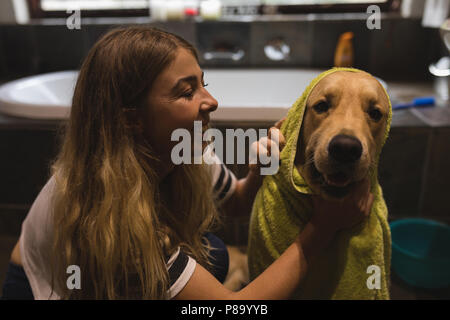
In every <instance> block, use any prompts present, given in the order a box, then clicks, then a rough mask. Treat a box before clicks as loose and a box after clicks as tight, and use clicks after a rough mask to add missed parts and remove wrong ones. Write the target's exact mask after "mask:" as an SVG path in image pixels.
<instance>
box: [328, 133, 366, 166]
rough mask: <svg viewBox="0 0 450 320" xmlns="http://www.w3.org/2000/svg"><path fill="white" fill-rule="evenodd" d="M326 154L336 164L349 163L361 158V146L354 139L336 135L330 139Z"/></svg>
mask: <svg viewBox="0 0 450 320" xmlns="http://www.w3.org/2000/svg"><path fill="white" fill-rule="evenodd" d="M328 153H329V155H330V156H331V157H332V158H333V159H334V160H336V161H338V162H341V163H351V162H355V161H356V160H358V159H359V158H361V154H362V145H361V142H360V141H359V140H358V139H357V138H355V137H352V136H348V135H345V134H338V135H337V136H335V137H334V138H333V139H331V141H330V144H329V145H328Z"/></svg>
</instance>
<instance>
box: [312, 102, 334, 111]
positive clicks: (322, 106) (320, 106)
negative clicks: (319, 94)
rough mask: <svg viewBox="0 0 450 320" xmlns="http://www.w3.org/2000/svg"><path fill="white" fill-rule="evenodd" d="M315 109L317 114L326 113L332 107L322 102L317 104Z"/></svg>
mask: <svg viewBox="0 0 450 320" xmlns="http://www.w3.org/2000/svg"><path fill="white" fill-rule="evenodd" d="M313 109H314V110H315V111H316V112H317V113H324V112H327V111H328V109H330V105H329V104H328V103H327V102H326V101H321V102H319V103H317V104H316V105H314V107H313Z"/></svg>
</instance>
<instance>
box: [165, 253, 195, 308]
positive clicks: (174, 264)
mask: <svg viewBox="0 0 450 320" xmlns="http://www.w3.org/2000/svg"><path fill="white" fill-rule="evenodd" d="M196 265H197V262H196V261H195V260H194V259H193V258H191V257H190V256H188V255H187V254H185V253H184V252H183V251H181V250H180V247H178V249H177V250H176V251H175V253H173V254H172V255H171V256H170V257H169V259H168V261H167V264H166V266H167V271H168V273H169V291H168V296H169V299H173V298H174V297H175V296H176V295H177V294H178V293H180V291H181V290H183V288H184V287H185V286H186V284H187V283H188V281H189V279H191V277H192V274H193V273H194V270H195V266H196Z"/></svg>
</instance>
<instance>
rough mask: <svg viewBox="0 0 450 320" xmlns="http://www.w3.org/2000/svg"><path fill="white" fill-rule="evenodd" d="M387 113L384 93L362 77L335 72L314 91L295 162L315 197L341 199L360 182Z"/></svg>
mask: <svg viewBox="0 0 450 320" xmlns="http://www.w3.org/2000/svg"><path fill="white" fill-rule="evenodd" d="M342 84H344V85H342ZM388 111H389V101H388V99H387V97H386V94H385V93H384V89H383V88H382V86H381V84H380V83H379V82H378V81H377V80H376V79H375V78H374V77H372V76H371V75H369V74H367V73H364V72H358V73H355V72H335V73H332V74H330V75H328V76H327V77H325V78H324V79H322V80H321V81H320V82H319V83H318V84H317V85H316V86H315V88H314V89H313V91H312V92H311V94H310V96H309V98H308V100H307V103H306V110H305V115H304V121H303V126H302V129H301V132H300V136H299V139H298V144H297V154H296V157H295V165H296V166H297V168H298V169H299V171H300V172H301V173H302V176H303V177H304V178H305V179H306V180H307V182H308V184H309V185H310V186H311V188H312V189H313V190H314V191H315V192H317V193H319V194H320V195H321V196H322V197H324V198H328V199H329V198H342V197H345V196H346V195H347V194H349V193H350V192H351V190H352V189H353V188H355V187H356V186H357V184H358V183H360V182H362V181H363V180H364V178H365V177H366V176H367V174H368V171H369V168H370V167H371V166H372V165H374V159H375V156H376V155H377V154H379V152H380V149H381V146H382V142H383V138H384V133H385V129H386V117H387V116H388Z"/></svg>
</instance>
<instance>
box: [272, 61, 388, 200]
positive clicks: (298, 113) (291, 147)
mask: <svg viewBox="0 0 450 320" xmlns="http://www.w3.org/2000/svg"><path fill="white" fill-rule="evenodd" d="M342 71H347V72H364V71H361V70H358V69H354V68H333V69H330V70H327V71H325V72H322V73H321V74H320V75H319V76H317V77H316V78H315V79H314V80H312V81H311V83H310V84H309V85H308V87H307V88H306V89H305V91H304V92H303V94H302V95H301V96H300V97H299V98H298V99H297V101H295V103H294V104H293V105H292V107H291V108H290V109H289V112H288V115H287V117H286V120H285V121H284V123H283V125H282V127H281V132H282V134H283V135H284V137H285V139H286V145H285V147H284V149H283V151H282V152H281V154H280V159H281V163H282V166H281V167H280V173H281V175H282V176H283V177H282V182H283V181H285V182H289V183H290V184H291V186H292V187H293V188H294V189H296V190H297V191H298V192H301V193H305V194H313V193H314V191H313V190H311V188H310V186H309V185H308V183H307V182H306V181H305V179H304V178H303V177H302V176H301V175H300V174H299V172H298V171H297V168H296V167H295V165H294V159H295V155H296V149H297V145H298V138H299V135H300V129H301V127H302V123H303V117H304V114H305V109H306V102H307V100H308V98H309V96H310V94H311V92H312V91H313V89H314V88H315V87H316V85H317V84H318V83H319V82H320V81H321V80H322V79H323V78H325V77H326V76H328V75H330V74H332V73H335V72H342ZM364 73H366V72H364ZM344 86H345V84H344ZM380 87H381V88H382V90H383V91H384V94H385V95H386V97H387V101H388V104H389V108H388V114H387V117H386V120H385V121H386V124H385V126H386V127H385V132H384V137H383V141H382V143H381V145H380V149H379V150H377V154H376V156H375V159H374V161H375V163H374V165H373V166H371V170H370V173H369V174H370V178H371V188H372V190H373V188H375V187H376V185H377V183H378V180H377V167H378V161H379V157H380V152H381V147H382V146H383V145H384V143H385V141H386V139H387V137H388V135H389V130H390V126H391V119H392V107H391V102H390V99H389V96H388V94H387V92H386V89H385V88H384V87H383V86H382V85H381V84H380Z"/></svg>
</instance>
